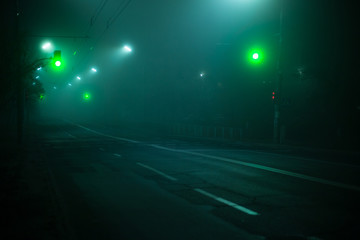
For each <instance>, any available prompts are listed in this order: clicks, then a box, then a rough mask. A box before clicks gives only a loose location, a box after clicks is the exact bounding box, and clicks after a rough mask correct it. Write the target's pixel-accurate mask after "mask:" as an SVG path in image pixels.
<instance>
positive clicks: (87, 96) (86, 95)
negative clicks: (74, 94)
mask: <svg viewBox="0 0 360 240" xmlns="http://www.w3.org/2000/svg"><path fill="white" fill-rule="evenodd" d="M90 98H91V95H90V93H88V92H85V93H84V94H83V99H84V100H85V101H89V100H90Z"/></svg>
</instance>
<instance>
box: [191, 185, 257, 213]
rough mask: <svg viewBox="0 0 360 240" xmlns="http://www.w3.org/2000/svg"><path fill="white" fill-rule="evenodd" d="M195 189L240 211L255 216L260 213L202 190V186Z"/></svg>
mask: <svg viewBox="0 0 360 240" xmlns="http://www.w3.org/2000/svg"><path fill="white" fill-rule="evenodd" d="M194 191H196V192H198V193H201V194H203V195H205V196H207V197H209V198H212V199H214V200H216V201H218V202H221V203H223V204H225V205H228V206H230V207H233V208H235V209H236V210H239V211H241V212H244V213H246V214H249V215H253V216H256V215H259V213H257V212H255V211H253V210H250V209H248V208H246V207H243V206H240V205H238V204H236V203H233V202H230V201H228V200H226V199H224V198H221V197H218V196H215V195H213V194H211V193H208V192H206V191H204V190H202V189H200V188H194Z"/></svg>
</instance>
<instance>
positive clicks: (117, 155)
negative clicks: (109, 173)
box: [113, 153, 121, 157]
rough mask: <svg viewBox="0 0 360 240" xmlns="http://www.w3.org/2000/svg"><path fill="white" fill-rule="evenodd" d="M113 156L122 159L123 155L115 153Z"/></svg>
mask: <svg viewBox="0 0 360 240" xmlns="http://www.w3.org/2000/svg"><path fill="white" fill-rule="evenodd" d="M113 155H114V156H116V157H121V155H120V154H117V153H114V154H113Z"/></svg>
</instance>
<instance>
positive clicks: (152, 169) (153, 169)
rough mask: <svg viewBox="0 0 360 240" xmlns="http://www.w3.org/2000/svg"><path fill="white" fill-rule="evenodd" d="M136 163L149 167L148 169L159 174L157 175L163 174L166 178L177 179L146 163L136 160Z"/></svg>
mask: <svg viewBox="0 0 360 240" xmlns="http://www.w3.org/2000/svg"><path fill="white" fill-rule="evenodd" d="M136 164H137V165H139V166H142V167H144V168H147V169H149V170H151V171H153V172H155V173H157V174H159V175H161V176H163V177H164V178H167V179H169V180H171V181H177V179H176V178H174V177H172V176H169V175H167V174H165V173H163V172H161V171H159V170H157V169H155V168H152V167H150V166H148V165H145V164H142V163H140V162H137V163H136Z"/></svg>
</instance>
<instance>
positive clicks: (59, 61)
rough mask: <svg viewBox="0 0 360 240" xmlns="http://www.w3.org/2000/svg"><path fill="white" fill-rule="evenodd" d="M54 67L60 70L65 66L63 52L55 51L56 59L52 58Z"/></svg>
mask: <svg viewBox="0 0 360 240" xmlns="http://www.w3.org/2000/svg"><path fill="white" fill-rule="evenodd" d="M52 65H53V67H54V68H55V69H58V70H60V69H61V68H62V66H63V63H62V58H61V50H55V51H54V57H53V58H52Z"/></svg>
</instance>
